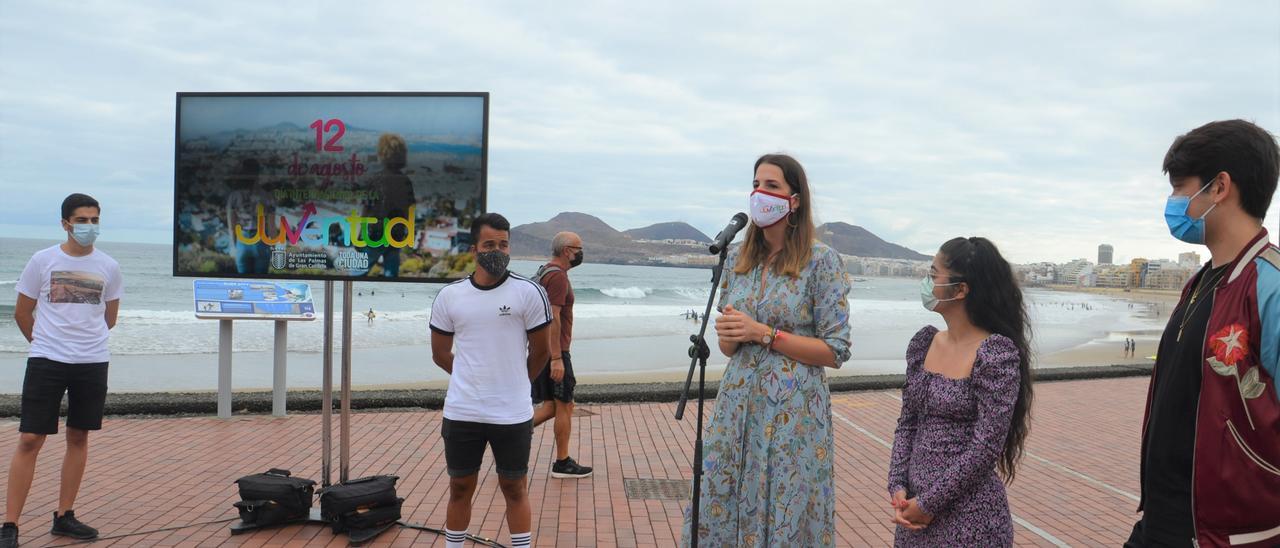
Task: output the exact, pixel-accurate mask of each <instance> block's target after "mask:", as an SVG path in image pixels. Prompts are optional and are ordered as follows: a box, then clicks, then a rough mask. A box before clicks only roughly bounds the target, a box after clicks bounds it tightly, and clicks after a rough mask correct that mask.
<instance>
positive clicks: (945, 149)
mask: <svg viewBox="0 0 1280 548" xmlns="http://www.w3.org/2000/svg"><path fill="white" fill-rule="evenodd" d="M980 4H981V6H982V7H981V9H977V8H975V7H974V6H975V3H971V2H889V1H884V2H878V1H877V2H820V3H804V2H787V3H782V2H761V3H749V2H731V3H730V2H725V3H701V2H662V1H645V2H634V1H631V2H621V1H595V2H580V3H578V2H424V1H405V2H366V3H356V2H320V1H312V2H261V1H251V2H237V1H227V0H219V1H217V2H168V1H156V2H149V1H129V2H118V1H109V2H107V1H104V2H35V1H30V2H27V1H21V0H4V1H3V2H0V196H3V198H2V199H0V234H3V235H6V236H19V237H53V238H57V237H60V234H59V233H58V230H59V229H58V227H57V206H58V203H59V202H60V200H61V199H62V197H64V196H65V195H66V194H67V193H69V192H77V191H78V192H88V193H90V194H93V195H95V196H96V197H97V198H99V200H101V201H102V202H103V204H104V207H105V211H104V223H105V224H104V230H103V241H105V242H109V241H113V240H114V241H150V242H159V243H164V242H168V241H169V239H170V238H171V229H170V226H171V215H172V211H171V209H172V208H171V204H172V200H173V197H172V196H173V194H172V186H173V137H174V129H173V128H174V93H175V92H178V91H325V90H334V91H488V92H491V93H492V98H491V100H492V103H491V109H490V141H489V142H490V151H489V160H490V169H489V185H490V188H489V196H490V201H489V205H490V209H491V210H494V211H498V212H501V213H503V214H505V215H507V216H508V217H509V218H510V219H511V220H512V221H513V222H515V223H517V224H519V223H525V222H533V221H541V220H546V219H547V218H549V217H551V216H552V215H554V214H556V213H557V212H560V211H567V210H572V211H582V212H586V213H591V214H593V215H596V216H598V217H600V218H602V219H604V220H605V221H606V222H608V223H610V224H611V225H613V226H614V227H616V228H619V229H627V228H635V227H639V226H643V225H647V224H650V223H654V222H660V221H669V220H681V221H687V222H689V223H691V224H693V225H694V226H697V227H698V228H700V229H702V230H703V231H704V232H707V233H709V234H714V233H715V231H716V230H718V229H719V228H720V227H721V226H723V225H724V222H725V221H726V220H727V219H728V218H729V217H730V216H731V215H732V214H733V213H734V212H735V211H739V210H743V209H745V206H746V203H747V194H748V192H749V189H750V182H751V175H752V173H751V166H752V164H753V162H754V160H755V158H756V157H757V156H758V155H759V154H761V153H765V152H772V151H785V152H788V153H791V154H793V155H795V156H796V157H797V158H799V159H800V160H801V162H802V163H804V165H805V167H806V169H807V170H808V172H809V176H810V180H811V182H812V185H813V191H814V194H815V196H816V197H817V200H818V201H817V204H816V213H817V215H818V217H819V221H844V222H848V223H852V224H857V225H861V226H863V227H866V228H867V229H869V230H871V231H873V232H875V233H876V234H878V235H880V236H882V237H884V238H885V239H887V240H889V241H892V242H895V243H900V244H903V245H906V246H908V247H911V248H914V249H917V250H919V251H923V252H926V253H932V251H933V250H935V249H936V248H937V246H938V244H939V243H941V242H942V241H944V240H946V239H947V238H950V237H952V236H957V235H983V236H987V237H990V238H992V239H993V240H995V241H996V242H997V244H999V245H1000V246H1001V247H1002V248H1003V250H1004V251H1005V253H1006V254H1007V255H1008V256H1009V258H1010V259H1012V260H1014V261H1018V262H1031V261H1039V260H1054V261H1065V260H1069V259H1072V258H1076V257H1090V258H1096V248H1097V245H1098V244H1099V243H1102V242H1108V243H1111V244H1113V245H1115V247H1116V255H1117V259H1119V260H1127V259H1128V258H1131V257H1135V256H1145V257H1152V258H1155V257H1173V256H1175V255H1176V254H1177V253H1178V252H1180V251H1187V250H1193V249H1195V248H1194V247H1193V246H1188V245H1184V244H1181V243H1179V242H1177V241H1175V240H1174V239H1173V238H1172V237H1170V236H1169V235H1168V232H1167V230H1166V228H1165V226H1164V221H1163V218H1162V213H1163V208H1164V201H1165V197H1166V196H1167V195H1168V192H1169V187H1168V183H1167V180H1166V178H1165V177H1164V176H1163V175H1162V174H1161V172H1160V162H1161V159H1162V158H1163V155H1164V152H1165V150H1166V149H1167V148H1168V146H1169V144H1170V143H1171V142H1172V140H1173V138H1174V137H1175V136H1176V135H1178V134H1179V133H1182V132H1185V131H1187V130H1189V129H1191V128H1193V127H1196V126H1198V125H1200V124H1203V123H1205V122H1208V121H1211V120H1218V119H1227V118H1245V119H1249V120H1253V121H1255V122H1257V123H1259V124H1260V125H1262V126H1263V127H1265V128H1267V129H1269V130H1271V131H1272V132H1277V131H1280V2H1275V1H1272V0H1264V1H1256V2H1248V1H1241V2H1189V1H1180V0H1159V1H1139V2H1089V1H1085V2H982V3H980ZM1272 209H1273V211H1274V210H1275V209H1276V208H1275V207H1273V208H1272ZM1210 222H1212V216H1210ZM1267 226H1268V227H1270V228H1272V229H1273V231H1274V230H1275V229H1276V228H1277V227H1278V226H1280V222H1278V221H1277V218H1276V216H1275V215H1274V214H1272V215H1270V216H1268V220H1267ZM1273 239H1274V238H1273ZM1206 255H1207V253H1206Z"/></svg>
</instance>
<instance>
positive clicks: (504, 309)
mask: <svg viewBox="0 0 1280 548" xmlns="http://www.w3.org/2000/svg"><path fill="white" fill-rule="evenodd" d="M498 315H499V316H510V315H511V307H510V306H507V305H505V304H504V305H502V306H500V307H498Z"/></svg>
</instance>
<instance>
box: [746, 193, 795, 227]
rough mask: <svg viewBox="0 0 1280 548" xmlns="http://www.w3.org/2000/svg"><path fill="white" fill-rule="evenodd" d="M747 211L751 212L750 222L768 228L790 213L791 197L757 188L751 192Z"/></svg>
mask: <svg viewBox="0 0 1280 548" xmlns="http://www.w3.org/2000/svg"><path fill="white" fill-rule="evenodd" d="M747 211H749V212H751V213H750V214H751V222H753V223H755V225H756V226H758V227H760V228H768V227H771V226H773V225H776V224H778V221H781V220H783V219H785V218H786V217H787V214H788V213H791V198H789V197H787V196H783V195H781V194H774V193H772V192H765V191H763V190H759V189H757V190H755V191H754V192H752V193H751V209H748V210H747Z"/></svg>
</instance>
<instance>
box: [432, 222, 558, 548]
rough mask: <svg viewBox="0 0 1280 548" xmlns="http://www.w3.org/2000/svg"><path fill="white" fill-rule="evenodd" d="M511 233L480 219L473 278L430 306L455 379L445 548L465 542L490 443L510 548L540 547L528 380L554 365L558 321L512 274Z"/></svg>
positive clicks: (529, 285) (438, 349)
mask: <svg viewBox="0 0 1280 548" xmlns="http://www.w3.org/2000/svg"><path fill="white" fill-rule="evenodd" d="M510 234H511V224H510V223H508V222H507V220H506V219H505V218H504V217H503V216H501V215H498V214H497V213H485V214H483V215H481V216H479V217H476V219H475V220H474V221H472V223H471V239H472V241H473V242H475V247H474V249H473V253H474V254H475V259H476V265H477V267H476V271H475V274H472V275H471V277H469V278H467V279H464V280H459V281H456V282H454V283H452V284H449V285H447V286H445V287H443V288H441V289H440V293H439V294H438V295H436V300H435V302H434V303H432V305H431V356H432V359H433V360H434V361H435V363H436V365H438V366H440V368H441V369H444V370H445V372H446V373H449V390H448V392H447V393H446V394H445V400H444V420H443V421H442V425H441V427H440V435H441V437H443V438H444V453H445V463H446V467H447V468H448V472H449V506H448V510H447V511H446V517H445V546H446V548H461V546H462V543H463V542H464V541H465V540H466V536H467V526H468V525H469V524H470V522H471V496H472V495H473V494H474V493H475V490H476V478H477V476H478V475H479V472H480V461H481V460H482V459H483V458H484V448H485V445H486V444H487V445H489V446H490V447H492V448H493V460H494V464H495V468H497V471H498V486H499V487H500V488H501V489H502V495H503V497H504V498H505V499H506V502H507V527H508V528H509V529H510V531H511V545H512V546H513V547H525V546H529V545H530V544H531V542H532V538H531V536H532V535H531V530H532V523H531V516H530V514H531V510H530V508H529V498H528V493H527V489H526V486H525V475H526V474H527V473H528V470H529V446H530V444H531V443H532V441H533V399H532V397H531V396H530V384H529V380H530V379H532V378H534V377H536V376H537V375H538V372H539V371H541V370H542V368H543V367H544V366H545V365H546V364H547V360H548V359H549V358H550V355H551V350H550V339H549V337H548V333H549V330H548V329H546V327H547V326H548V325H550V323H551V320H552V316H551V305H550V303H549V302H548V301H547V294H546V292H545V291H543V289H542V286H540V285H538V284H537V283H536V282H534V281H532V280H529V279H528V278H525V277H523V276H519V275H516V274H512V273H511V272H510V271H508V270H507V264H508V263H509V262H510V261H511V255H510V242H509V240H510Z"/></svg>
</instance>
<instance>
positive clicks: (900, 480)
mask: <svg viewBox="0 0 1280 548" xmlns="http://www.w3.org/2000/svg"><path fill="white" fill-rule="evenodd" d="M921 285H922V287H921V293H920V298H921V301H922V303H923V304H924V306H925V308H927V309H929V310H932V311H934V312H937V313H938V314H941V315H942V318H943V320H944V321H945V322H946V325H947V330H946V331H938V329H937V328H935V327H933V326H926V327H925V328H924V329H921V330H920V332H919V333H916V335H915V337H914V338H912V339H911V343H910V344H909V345H908V346H907V383H906V386H905V387H904V388H903V390H902V414H901V415H900V416H899V418H898V428H897V431H895V432H894V438H893V460H892V462H891V463H890V467H889V495H890V505H891V506H892V507H893V522H894V523H897V524H898V530H897V533H896V534H895V536H894V545H895V546H983V547H990V546H1011V545H1012V544H1013V522H1012V519H1011V517H1010V514H1009V500H1008V499H1007V498H1006V496H1005V489H1004V482H1003V481H1001V480H1002V478H1003V480H1005V481H1013V477H1014V472H1015V467H1016V465H1017V463H1018V461H1019V459H1020V457H1021V456H1022V444H1023V441H1024V440H1025V439H1026V436H1027V427H1028V425H1027V417H1028V410H1029V409H1030V406H1031V375H1030V353H1029V351H1028V342H1027V341H1028V336H1027V330H1028V326H1027V313H1026V309H1025V308H1024V307H1023V304H1022V290H1021V289H1019V288H1018V284H1017V282H1016V281H1015V280H1014V278H1013V271H1012V269H1011V268H1010V267H1009V263H1008V262H1006V261H1005V260H1004V258H1003V257H1001V256H1000V252H999V251H998V250H997V249H996V247H995V245H993V244H992V243H991V242H990V241H988V240H986V239H985V238H956V239H954V240H951V241H948V242H947V243H945V244H943V246H942V248H941V249H940V250H939V251H938V254H937V255H936V256H935V257H934V259H933V265H932V266H931V267H930V268H929V277H927V278H925V279H924V280H922V284H921Z"/></svg>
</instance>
